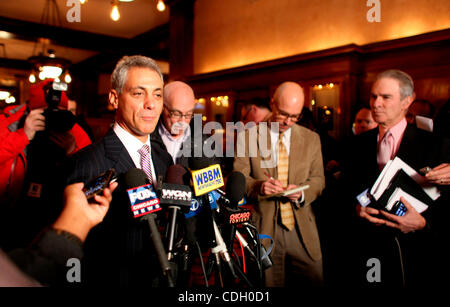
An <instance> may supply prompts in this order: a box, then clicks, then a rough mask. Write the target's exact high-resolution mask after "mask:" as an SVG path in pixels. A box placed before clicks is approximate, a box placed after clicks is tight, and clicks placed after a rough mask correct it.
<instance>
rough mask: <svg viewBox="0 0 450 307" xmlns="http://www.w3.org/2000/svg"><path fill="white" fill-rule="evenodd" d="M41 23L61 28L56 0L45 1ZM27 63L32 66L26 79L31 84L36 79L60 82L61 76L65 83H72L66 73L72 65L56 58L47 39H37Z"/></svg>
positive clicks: (67, 61) (65, 60)
mask: <svg viewBox="0 0 450 307" xmlns="http://www.w3.org/2000/svg"><path fill="white" fill-rule="evenodd" d="M41 23H42V24H46V25H49V26H59V27H61V25H62V23H61V16H60V14H59V8H58V5H57V3H56V0H46V2H45V6H44V10H43V12H42V17H41ZM36 53H37V54H36ZM35 54H36V55H35ZM28 61H29V62H30V64H31V65H32V69H31V73H30V76H29V78H28V80H29V81H30V82H31V83H35V82H36V80H37V79H39V80H45V79H56V80H60V77H61V76H63V77H64V81H65V82H66V83H70V82H71V81H72V77H71V76H70V74H69V71H68V69H69V67H70V66H71V64H72V63H71V61H69V60H67V59H64V58H60V57H57V56H56V52H55V50H54V49H52V48H51V42H50V39H48V38H39V39H38V40H37V41H36V43H35V45H34V49H33V55H32V56H31V57H30V58H28ZM61 81H62V80H61Z"/></svg>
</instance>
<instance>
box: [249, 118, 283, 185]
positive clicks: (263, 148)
mask: <svg viewBox="0 0 450 307" xmlns="http://www.w3.org/2000/svg"><path fill="white" fill-rule="evenodd" d="M261 127H262V128H261ZM257 131H258V137H257V140H256V142H257V147H256V148H257V150H258V153H257V155H258V157H260V159H261V163H263V164H265V165H266V168H265V169H264V171H267V173H268V174H269V175H270V176H271V177H273V178H277V176H278V174H277V168H276V163H277V161H273V153H272V142H271V139H270V123H269V122H264V123H263V124H262V125H261V124H259V125H258V129H257ZM250 137H251V136H250ZM249 142H250V143H251V142H252V141H251V140H249ZM264 142H265V144H264ZM267 151H268V153H269V155H268V156H266V157H263V155H265V154H266V153H267ZM263 161H265V162H263ZM271 166H273V167H271Z"/></svg>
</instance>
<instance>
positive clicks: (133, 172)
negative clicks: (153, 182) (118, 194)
mask: <svg viewBox="0 0 450 307" xmlns="http://www.w3.org/2000/svg"><path fill="white" fill-rule="evenodd" d="M124 182H125V188H126V189H131V188H135V187H139V186H142V185H146V184H148V183H150V181H149V179H148V177H147V175H146V174H145V173H144V171H143V170H141V169H139V168H132V169H130V170H129V171H128V172H126V173H125V175H124Z"/></svg>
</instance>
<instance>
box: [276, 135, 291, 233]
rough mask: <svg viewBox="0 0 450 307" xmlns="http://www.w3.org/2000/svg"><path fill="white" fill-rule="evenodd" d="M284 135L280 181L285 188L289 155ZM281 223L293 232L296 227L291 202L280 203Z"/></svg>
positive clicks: (280, 152)
mask: <svg viewBox="0 0 450 307" xmlns="http://www.w3.org/2000/svg"><path fill="white" fill-rule="evenodd" d="M282 140H283V133H280V136H279V139H278V164H277V172H278V180H280V181H281V182H282V183H283V186H284V187H287V185H288V176H289V155H288V153H287V150H286V147H285V146H284V144H283V141H282ZM280 215H281V223H282V224H283V225H284V226H285V227H286V228H287V229H289V230H292V229H293V228H294V225H295V219H294V212H293V211H292V205H291V202H290V201H287V202H280Z"/></svg>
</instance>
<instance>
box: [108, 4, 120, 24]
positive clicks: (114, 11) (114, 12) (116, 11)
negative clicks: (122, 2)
mask: <svg viewBox="0 0 450 307" xmlns="http://www.w3.org/2000/svg"><path fill="white" fill-rule="evenodd" d="M111 4H112V10H111V14H110V17H111V19H112V20H114V21H118V20H119V19H120V12H119V2H118V1H117V0H113V1H112V2H111Z"/></svg>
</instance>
